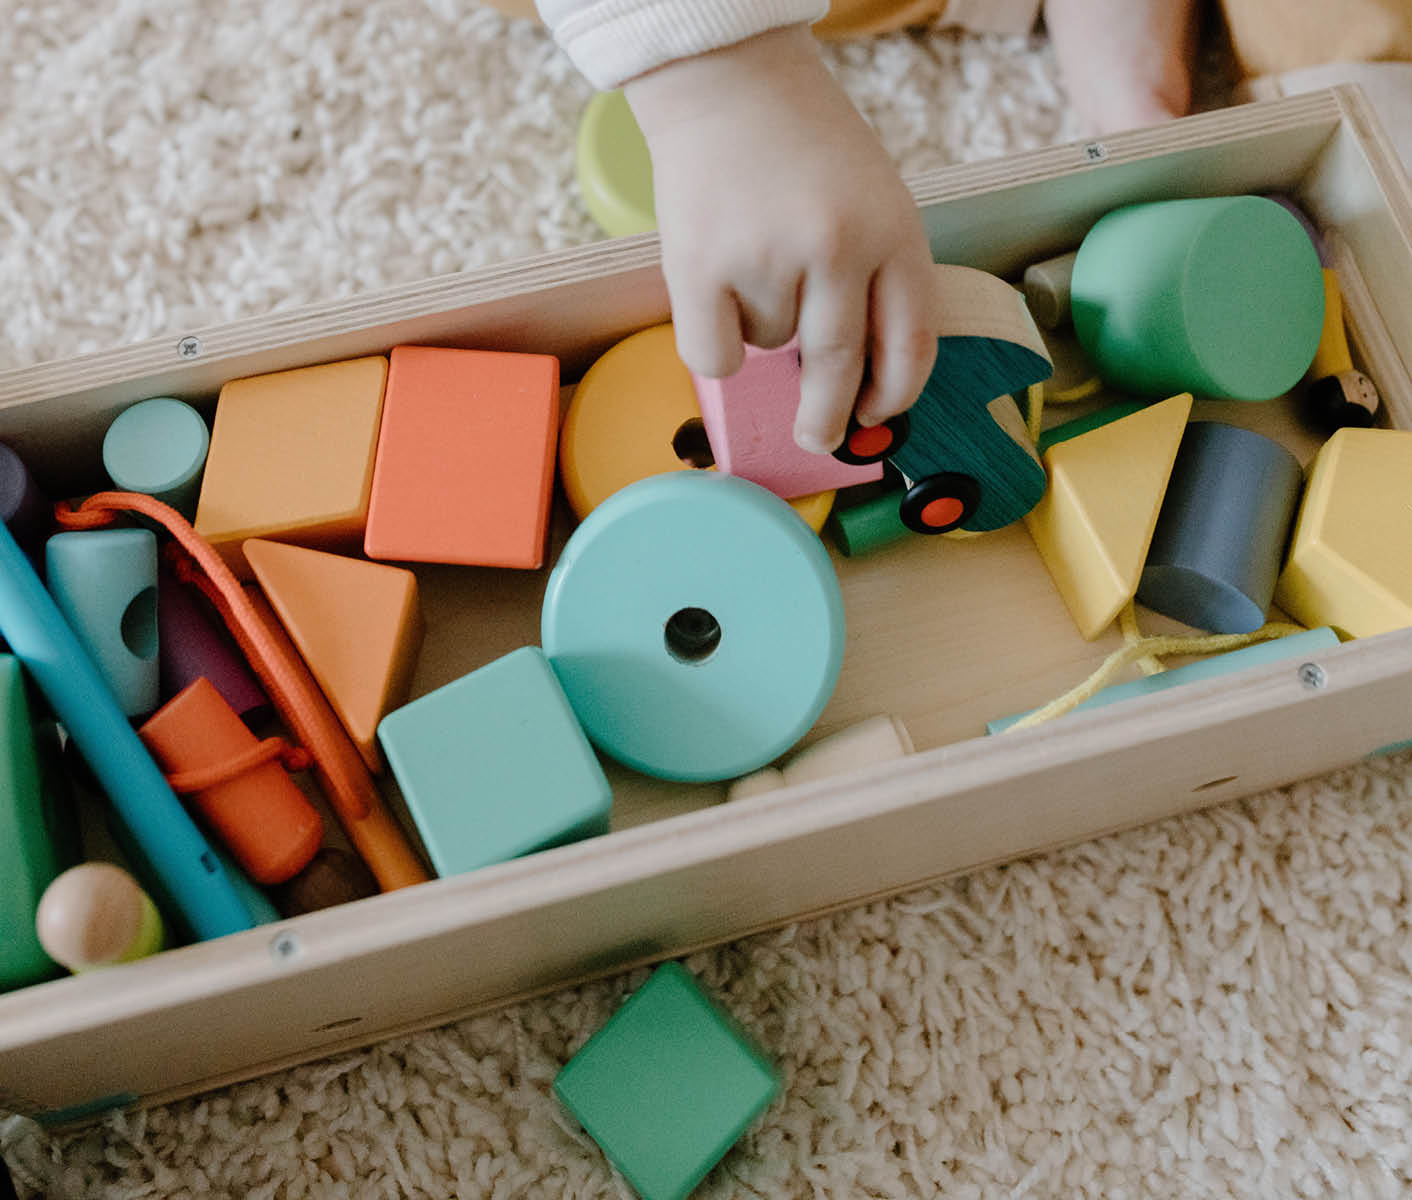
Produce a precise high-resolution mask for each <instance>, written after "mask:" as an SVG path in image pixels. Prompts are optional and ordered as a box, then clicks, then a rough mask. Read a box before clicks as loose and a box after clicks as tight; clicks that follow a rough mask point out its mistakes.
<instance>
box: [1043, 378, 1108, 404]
mask: <svg viewBox="0 0 1412 1200" xmlns="http://www.w3.org/2000/svg"><path fill="white" fill-rule="evenodd" d="M1102 390H1103V380H1101V379H1099V377H1098V376H1097V375H1090V376H1089V377H1088V378H1087V379H1085V380H1084V381H1083V382H1082V383H1076V384H1074V385H1073V386H1072V387H1066V388H1046V389H1045V392H1044V398H1045V399H1046V400H1048V401H1049V403H1050V404H1073V403H1075V402H1076V401H1078V400H1087V399H1088V398H1089V397H1090V396H1093V395H1096V394H1097V393H1098V392H1101V391H1102Z"/></svg>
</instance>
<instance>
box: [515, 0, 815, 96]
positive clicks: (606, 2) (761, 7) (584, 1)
mask: <svg viewBox="0 0 1412 1200" xmlns="http://www.w3.org/2000/svg"><path fill="white" fill-rule="evenodd" d="M536 3H537V4H538V7H539V15H540V16H541V17H543V18H544V23H545V24H546V25H548V26H549V28H550V30H551V31H552V32H553V34H554V38H555V40H556V41H557V42H558V43H559V45H560V46H562V47H563V49H564V51H565V52H566V53H567V54H568V56H569V58H570V59H572V60H573V63H574V65H575V66H576V67H578V69H579V70H580V71H582V72H583V74H584V76H585V77H586V78H587V79H588V81H589V82H590V83H592V84H593V85H594V86H595V87H599V88H613V87H617V86H618V85H620V84H622V83H624V82H625V81H627V80H629V79H632V78H633V77H634V76H637V75H641V74H642V73H643V72H644V71H650V70H652V68H653V67H660V66H661V65H662V64H663V63H667V62H671V61H672V60H673V59H677V58H687V57H689V56H691V55H693V54H702V53H704V52H705V51H707V50H716V49H719V48H720V47H722V46H730V45H733V44H734V43H736V42H739V41H743V40H744V39H745V38H748V37H753V36H754V35H755V34H757V33H764V32H765V31H766V30H767V29H777V28H779V27H780V26H783V25H793V24H796V23H798V22H801V21H802V22H812V21H817V20H818V19H819V18H820V17H822V16H823V15H824V14H825V13H826V12H827V11H828V7H829V5H828V0H536Z"/></svg>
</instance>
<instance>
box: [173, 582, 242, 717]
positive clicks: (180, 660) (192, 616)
mask: <svg viewBox="0 0 1412 1200" xmlns="http://www.w3.org/2000/svg"><path fill="white" fill-rule="evenodd" d="M157 642H158V650H157V653H158V662H159V669H160V671H161V679H162V694H163V696H164V697H166V698H171V697H172V696H175V695H176V694H177V693H178V692H181V691H183V690H184V689H185V688H186V687H187V686H189V685H190V684H192V683H195V682H196V680H197V679H200V678H202V677H203V676H204V677H205V678H206V679H209V680H210V681H211V683H212V684H213V685H214V687H215V689H216V691H218V692H220V694H221V695H222V696H223V697H224V698H225V701H226V703H227V704H229V705H230V706H231V708H233V709H234V710H235V711H236V712H237V713H239V714H240V717H241V719H242V720H244V721H245V722H246V724H254V723H255V722H256V721H258V720H260V719H262V718H263V717H265V716H267V715H268V714H269V709H270V702H269V700H268V698H267V697H266V696H265V693H264V692H263V691H261V690H260V685H259V684H258V683H257V682H256V681H255V677H254V676H253V675H252V674H251V673H250V668H249V667H247V666H246V665H245V660H244V659H243V658H241V656H240V652H239V651H238V650H237V649H236V648H235V647H234V646H233V645H232V644H231V642H230V640H229V639H228V637H227V635H226V634H225V633H224V632H223V631H222V630H220V629H219V628H218V627H217V624H216V623H215V621H214V620H213V619H212V618H211V617H209V616H207V613H206V609H205V608H204V601H203V600H202V598H201V597H200V595H198V594H194V593H193V592H192V590H191V588H190V587H188V586H187V585H186V584H184V583H182V582H181V581H180V580H178V579H177V578H176V576H174V575H173V574H172V573H171V571H169V570H168V569H167V568H166V567H165V566H164V567H162V569H161V570H159V571H158V572H157Z"/></svg>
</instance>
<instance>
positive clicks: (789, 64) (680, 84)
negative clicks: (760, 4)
mask: <svg viewBox="0 0 1412 1200" xmlns="http://www.w3.org/2000/svg"><path fill="white" fill-rule="evenodd" d="M820 71H822V72H824V73H825V74H827V68H825V67H824V65H823V61H822V59H821V58H820V57H819V51H818V44H817V42H815V40H814V36H813V34H812V33H810V31H809V26H808V25H804V24H799V25H786V26H782V27H781V28H779V29H771V30H767V31H766V32H764V33H760V34H756V35H755V36H753V37H749V38H746V39H744V40H743V41H740V42H736V43H734V44H733V45H730V46H723V47H721V48H720V49H717V50H708V51H706V52H705V53H703V54H697V55H693V56H692V57H690V58H679V59H675V60H673V61H672V62H669V63H664V64H662V66H660V67H656V68H654V69H653V70H651V71H648V72H646V73H644V74H642V75H639V76H637V78H635V79H630V80H628V82H627V83H625V84H624V85H623V94H624V95H625V96H626V98H627V101H628V105H629V107H631V108H632V110H633V115H634V116H635V117H636V118H637V122H638V125H639V126H640V127H641V128H642V132H643V134H644V135H645V136H646V137H648V138H649V139H650V138H651V137H652V135H653V133H654V132H656V131H657V130H659V129H662V128H666V127H667V126H670V125H675V124H677V123H679V122H681V121H683V120H691V119H694V118H695V117H698V116H700V115H702V114H703V113H710V112H713V111H715V110H718V109H719V107H720V105H721V102H722V99H723V98H729V99H730V100H731V101H733V102H737V101H745V102H747V103H754V102H757V101H758V102H759V103H766V102H770V101H771V100H773V99H775V98H777V97H778V96H780V95H781V94H783V93H785V92H787V91H789V90H790V89H791V80H792V78H793V77H795V76H796V75H798V74H800V73H802V74H805V75H808V74H813V73H816V72H820Z"/></svg>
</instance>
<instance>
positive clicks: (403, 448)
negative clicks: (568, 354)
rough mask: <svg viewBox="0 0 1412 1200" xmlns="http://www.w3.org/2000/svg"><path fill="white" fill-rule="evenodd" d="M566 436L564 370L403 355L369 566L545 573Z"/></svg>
mask: <svg viewBox="0 0 1412 1200" xmlns="http://www.w3.org/2000/svg"><path fill="white" fill-rule="evenodd" d="M558 431H559V360H558V359H557V358H554V357H551V356H550V355H545V354H508V353H502V352H498V351H489V350H452V349H441V348H435V347H429V346H398V347H397V348H396V349H394V350H393V351H392V356H391V367H390V369H389V371H388V378H387V393H386V399H385V400H384V403H383V418H382V434H381V436H380V438H379V440H378V449H377V462H376V465H375V467H374V470H373V486H372V499H371V502H370V504H369V508H368V525H367V533H366V535H365V538H364V542H363V549H364V551H365V553H366V554H367V555H368V557H369V558H379V559H394V560H398V561H404V562H439V563H461V564H465V565H470V566H486V567H525V568H532V567H539V566H542V565H543V563H544V544H545V535H546V532H547V529H548V524H549V497H550V492H551V489H552V487H553V482H554V452H555V446H556V442H557V439H558Z"/></svg>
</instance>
